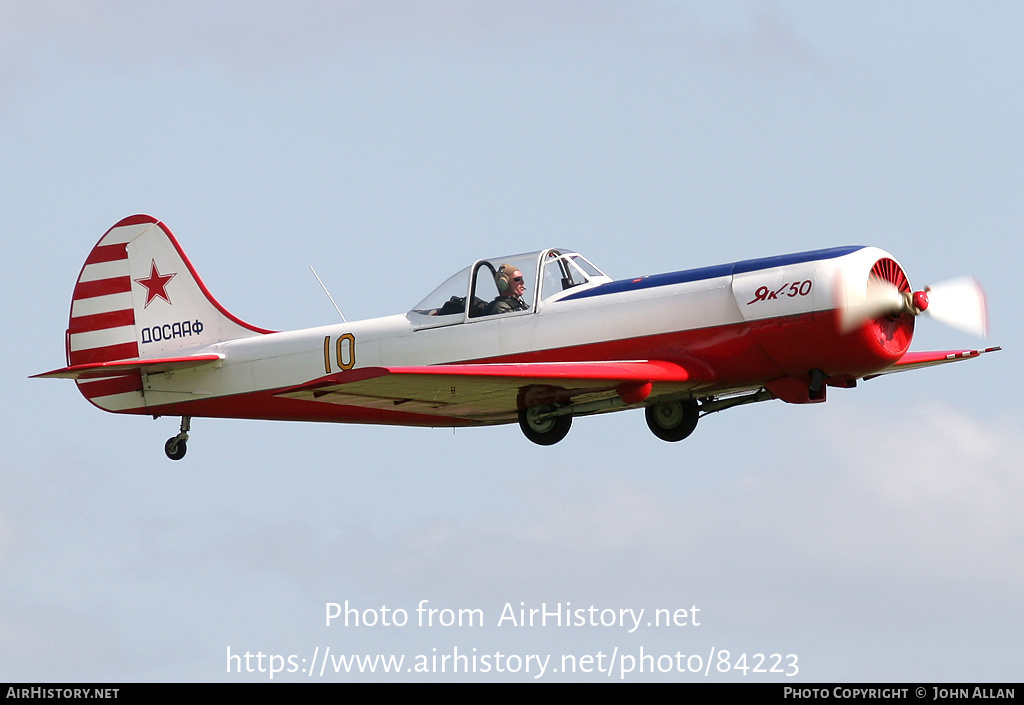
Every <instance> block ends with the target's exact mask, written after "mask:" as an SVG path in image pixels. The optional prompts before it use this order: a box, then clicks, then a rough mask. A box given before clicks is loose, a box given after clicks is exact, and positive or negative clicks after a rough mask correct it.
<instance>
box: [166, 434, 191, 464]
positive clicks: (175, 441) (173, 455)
mask: <svg viewBox="0 0 1024 705" xmlns="http://www.w3.org/2000/svg"><path fill="white" fill-rule="evenodd" d="M187 450H188V447H187V446H186V445H185V441H183V440H182V439H180V438H178V437H177V436H174V437H173V438H168V439H167V442H166V443H164V453H166V454H167V457H168V458H170V459H171V460H181V459H182V458H184V457H185V452H186V451H187Z"/></svg>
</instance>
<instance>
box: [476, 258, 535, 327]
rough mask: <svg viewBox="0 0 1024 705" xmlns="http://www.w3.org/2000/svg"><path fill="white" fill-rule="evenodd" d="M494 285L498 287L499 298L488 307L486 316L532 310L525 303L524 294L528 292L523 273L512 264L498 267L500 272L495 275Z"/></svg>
mask: <svg viewBox="0 0 1024 705" xmlns="http://www.w3.org/2000/svg"><path fill="white" fill-rule="evenodd" d="M494 285H495V286H497V287H498V298H496V299H495V300H494V301H492V302H491V303H489V304H488V305H487V311H486V312H485V313H484V315H485V316H493V315H494V314H496V313H509V312H511V311H526V310H527V309H529V308H530V307H529V306H528V305H527V303H526V302H525V301H523V293H525V292H526V284H525V283H524V282H523V273H522V272H520V271H519V270H518V269H516V268H515V267H513V266H512V265H511V264H503V265H501V266H500V267H498V272H497V273H496V274H495V275H494Z"/></svg>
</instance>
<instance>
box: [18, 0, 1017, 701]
mask: <svg viewBox="0 0 1024 705" xmlns="http://www.w3.org/2000/svg"><path fill="white" fill-rule="evenodd" d="M1021 26H1024V7H1022V6H1021V5H1020V4H1019V3H1013V2H996V1H991V2H985V3H972V2H926V3H925V2H904V3H895V4H894V3H888V2H856V3H854V2H843V1H840V2H831V3H818V2H770V1H761V0H755V1H750V2H748V1H743V0H735V1H731V2H718V3H706V2H685V1H676V2H673V1H669V0H659V1H654V0H650V1H637V2H628V3H627V2H599V1H595V2H580V1H573V0H566V1H565V2H534V1H532V0H525V1H517V2H503V1H500V0H499V1H497V2H488V3H479V2H472V1H470V0H465V1H456V0H440V1H438V2H422V3H419V2H391V1H384V2H380V1H376V2H349V1H331V2H327V1H323V2H315V1H306V2H292V3H278V2H269V1H264V0H247V1H245V2H242V1H237V2H234V1H230V0H213V1H204V2H191V1H189V0H185V1H183V2H174V3H166V2H160V3H142V4H140V3H134V2H127V1H121V0H106V1H104V2H88V1H85V0H64V1H57V0H32V1H31V2H29V1H27V0H25V1H23V0H0V179H2V182H0V185H2V189H0V194H2V195H0V203H2V207H0V237H2V238H3V242H4V243H5V246H6V248H7V252H8V255H7V256H6V257H5V258H4V260H3V270H2V271H3V276H2V277H0V287H2V294H3V300H4V301H5V302H6V305H5V306H4V307H3V312H2V313H0V316H2V318H0V320H2V325H3V330H4V331H5V335H4V341H5V344H4V345H3V347H2V352H0V356H2V357H0V360H2V369H3V370H4V375H3V399H4V404H3V408H2V411H0V414H2V419H3V424H4V430H5V433H4V438H5V439H6V440H5V442H4V446H5V452H4V455H3V458H2V459H0V576H2V577H0V681H22V682H72V681H92V682H128V681H174V682H176V681H188V682H192V681H202V682H210V681H226V682H264V681H269V680H273V681H275V682H278V681H283V682H299V681H304V682H308V681H314V682H318V681H348V680H376V681H397V680H411V681H427V682H429V681H448V680H479V681H484V682H493V681H509V682H532V681H541V682H543V681H557V680H570V681H620V680H621V681H626V682H633V681H642V680H672V681H683V682H716V681H742V682H769V683H779V684H792V683H799V682H830V681H835V682H848V681H894V682H929V681H942V682H947V681H1006V680H1010V681H1015V680H1019V678H1020V663H1021V659H1022V657H1024V647H1022V644H1021V640H1020V630H1021V627H1022V626H1024V604H1022V602H1021V600H1020V595H1021V594H1022V593H1024V518H1022V515H1021V513H1020V511H1019V508H1020V506H1022V504H1024V475H1022V470H1021V468H1022V467H1024V443H1022V441H1021V438H1024V433H1022V431H1024V418H1022V413H1021V403H1020V400H1021V399H1022V398H1024V395H1022V391H1024V390H1022V389H1021V386H1022V385H1021V383H1020V381H1019V375H1018V374H1016V373H1015V370H1018V369H1019V367H1020V358H1019V350H1020V349H1021V342H1022V341H1021V332H1020V328H1019V324H1018V322H1019V321H1020V319H1021V310H1020V309H1021V307H1020V303H1019V296H1018V295H1017V294H1016V293H1015V292H1014V287H1015V286H1016V280H1017V276H1016V275H1015V274H1014V271H1015V269H1016V265H1017V262H1018V261H1019V260H1020V256H1021V254H1022V252H1021V250H1022V248H1021V244H1020V242H1021V233H1022V232H1024V198H1022V197H1021V187H1022V184H1024V133H1022V131H1021V129H1020V126H1021V125H1022V124H1024V90H1022V88H1024V47H1022V46H1021V43H1020V41H1019V29H1020V27H1021ZM133 213H148V214H150V215H153V216H156V217H158V218H160V219H161V220H162V221H163V222H164V223H166V224H167V226H168V227H169V228H170V229H171V230H172V232H174V233H175V235H176V236H177V238H178V240H179V242H180V243H181V245H182V247H183V248H184V249H185V251H186V252H187V253H188V255H189V257H190V259H191V261H192V263H193V264H194V265H195V266H196V268H197V270H198V271H199V273H200V275H201V276H202V277H203V279H204V281H205V283H206V284H207V286H208V287H209V289H210V290H211V291H212V292H213V294H214V295H215V296H216V297H217V298H218V300H219V301H220V302H221V303H222V304H223V305H224V306H225V307H226V308H227V309H228V310H230V311H231V312H232V313H234V314H235V315H237V316H239V317H240V318H242V319H243V320H246V321H248V322H250V323H253V324H255V325H258V326H262V327H265V328H270V329H275V330H288V329H296V328H303V327H309V326H314V325H322V324H327V323H333V322H335V321H336V320H337V313H336V312H335V311H334V309H333V307H332V306H331V303H330V301H329V300H328V298H327V297H326V296H325V295H324V293H323V291H322V290H321V288H320V286H319V284H317V282H316V280H315V279H314V277H313V276H312V274H311V273H310V271H309V266H310V265H313V266H314V267H315V268H316V270H317V272H318V273H319V275H320V277H321V278H322V279H323V280H324V283H325V284H326V286H327V287H328V288H329V289H330V291H331V293H332V294H333V296H334V298H335V300H337V302H338V304H339V305H340V307H341V309H342V311H343V312H344V314H345V316H346V317H347V318H348V319H349V320H354V319H363V318H370V317H374V316H382V315H388V314H393V313H401V312H404V311H406V310H408V309H409V308H411V307H412V306H413V305H414V304H415V303H416V302H418V301H419V300H420V299H422V298H423V297H424V296H426V295H427V294H428V293H429V292H430V291H432V290H433V289H434V287H435V286H437V285H438V284H439V283H440V282H441V281H443V280H444V279H445V278H447V277H448V276H449V275H450V274H452V273H454V272H456V271H458V270H459V269H462V268H463V267H465V266H467V265H469V264H470V263H471V262H472V261H473V260H474V259H476V258H478V257H481V256H491V255H493V254H494V253H499V252H523V251H530V250H537V249H542V248H545V247H551V246H558V247H569V248H572V249H575V250H577V251H579V252H581V253H582V254H584V255H585V256H586V257H588V258H589V259H590V260H591V261H593V262H594V263H595V264H596V265H597V266H598V267H600V268H602V269H603V270H604V271H605V272H606V273H608V274H609V275H610V276H612V277H614V278H624V277H633V276H639V275H644V274H653V273H658V272H664V271H674V270H680V269H688V268H691V267H700V266H708V265H713V264H719V263H724V262H731V261H735V260H740V259H747V258H752V257H760V256H770V255H777V254H784V253H787V252H798V251H803V250H809V249H818V248H824V247H832V246H839V245H854V244H863V245H875V246H878V247H881V248H883V249H885V250H887V251H889V252H891V253H892V254H893V255H895V256H896V257H897V258H898V259H899V260H900V262H901V263H902V264H903V266H904V268H905V269H906V270H907V272H908V274H909V276H910V278H911V281H912V283H913V284H914V285H915V287H916V288H920V287H922V286H924V285H927V284H930V283H935V282H938V281H942V280H945V279H949V278H952V277H956V276H959V275H962V274H970V275H973V276H975V277H976V278H977V279H978V280H979V281H980V282H981V283H982V285H983V286H984V287H985V290H986V294H987V298H988V303H989V315H990V322H991V337H990V340H989V341H987V342H986V341H984V340H981V339H979V338H973V337H971V336H967V335H965V334H963V333H958V332H956V331H953V330H950V329H947V328H943V327H941V326H939V325H938V324H936V323H935V322H933V321H931V320H928V319H921V320H919V321H918V325H917V333H916V336H915V341H914V346H913V347H914V349H919V350H927V349H949V348H965V347H983V346H985V345H1001V346H1003V348H1004V349H1003V351H1001V352H999V353H996V354H992V355H987V356H984V357H982V358H981V359H978V360H972V361H968V362H964V363H959V364H956V365H948V366H943V367H940V368H934V369H930V370H923V371H916V372H910V373H906V374H899V375H888V376H885V377H882V378H879V379H876V380H872V381H869V382H865V383H862V384H861V385H860V386H859V387H858V388H857V389H854V390H831V391H830V394H829V401H828V402H827V403H826V404H815V405H806V406H798V405H788V404H784V403H783V402H780V401H773V402H769V403H765V404H754V405H750V406H747V407H741V408H738V409H734V410H730V411H727V412H724V413H720V414H714V415H711V416H709V417H707V418H705V419H702V421H701V423H700V425H699V426H698V428H697V431H696V432H695V433H694V435H693V436H692V437H690V438H689V439H687V440H686V441H684V442H682V443H671V444H670V443H664V442H662V441H659V440H657V439H656V438H655V437H654V436H653V435H652V434H651V433H650V432H649V431H648V429H647V428H646V424H645V423H644V420H643V414H642V413H640V412H638V411H630V412H625V413H619V414H607V415H602V416H597V417H588V418H581V419H578V420H577V421H576V423H574V424H573V428H572V431H571V432H570V434H569V435H568V437H567V438H566V439H565V440H564V441H562V442H561V443H559V444H558V445H556V446H552V447H539V446H535V445H533V444H531V443H530V442H528V441H527V440H526V439H525V438H523V436H522V434H521V432H520V431H519V429H518V428H517V427H516V426H514V425H512V426H498V427H491V428H484V429H461V430H459V431H458V432H456V433H453V432H452V431H451V430H450V429H448V430H443V429H406V428H397V427H396V428H392V427H373V426H344V425H330V424H323V425H320V424H296V423H280V422H261V421H233V420H210V419H194V420H193V423H192V431H191V436H190V440H189V454H188V456H187V457H186V458H185V459H184V460H182V461H181V462H178V463H172V462H170V461H168V460H167V459H166V458H165V457H164V454H163V452H162V445H163V442H164V440H165V439H167V438H168V437H169V436H171V435H174V433H176V432H177V420H176V419H170V418H162V419H159V420H155V421H154V420H152V419H150V418H147V417H132V416H121V415H114V414H106V413H102V412H100V411H99V410H98V409H96V408H94V407H92V406H91V405H90V404H88V403H87V402H86V401H85V400H84V399H82V398H81V397H80V395H79V394H78V392H77V390H76V389H75V388H74V385H73V384H72V383H70V382H66V381H53V380H30V379H28V377H29V375H32V374H36V373H39V372H43V371H46V370H51V369H54V368H57V367H60V366H62V365H63V364H64V353H63V331H64V330H65V328H66V326H67V317H68V310H69V305H70V297H71V291H72V288H73V286H74V282H75V279H76V277H77V275H78V272H79V271H80V269H81V266H82V263H83V262H84V259H85V257H86V255H87V254H88V252H89V250H90V248H91V247H92V245H93V244H94V243H95V242H96V241H97V240H98V239H99V237H100V236H101V235H102V234H103V233H104V232H105V231H106V230H107V229H108V228H109V227H110V226H111V225H113V224H114V223H115V222H117V221H118V220H120V219H121V218H122V217H124V216H127V215H131V214H133ZM332 605H337V606H338V607H337V608H334V607H332ZM346 606H347V607H348V608H349V610H351V611H348V612H346V611H345V608H346ZM420 608H422V609H420ZM332 609H335V610H338V611H340V613H341V616H339V617H337V618H335V619H333V620H329V619H328V614H329V613H330V612H331V610H332ZM430 609H435V610H437V611H436V612H434V613H433V614H431V613H430V612H429V610H430ZM520 609H525V610H527V615H528V614H529V610H531V609H540V610H547V611H549V612H550V611H555V612H562V611H565V610H577V609H578V610H581V612H580V613H579V614H580V615H581V616H582V617H581V621H584V622H585V624H582V625H576V624H575V623H571V624H568V625H567V624H566V623H565V620H563V622H562V624H561V625H557V624H554V618H553V617H549V618H548V620H547V623H546V624H544V625H542V624H540V623H539V622H538V623H534V624H533V625H530V624H525V625H523V624H521V623H520V620H519V619H518V615H519V610H520ZM445 610H447V611H445ZM640 610H643V613H642V616H641V617H640V619H639V621H640V626H638V627H636V628H632V627H633V626H634V622H633V621H632V620H633V618H634V616H636V615H640V614H641V613H640ZM657 610H662V611H661V612H660V613H659V612H656V611H657ZM345 614H347V615H348V616H349V622H348V623H347V624H346V617H345V616H344V615H345ZM573 614H576V613H573ZM656 615H659V616H661V617H667V616H669V615H671V616H672V619H673V621H672V623H671V624H661V625H656V624H655V623H654V622H655V617H656ZM460 616H461V617H463V618H464V619H465V623H463V624H461V625H460V624H459V623H458V617H460ZM403 617H404V618H403ZM424 618H426V619H430V620H436V621H430V622H429V623H421V619H424ZM357 620H358V624H357V623H356V622H357ZM446 620H447V622H448V624H445V621H446ZM385 621H387V622H388V624H385V623H384V622H385ZM367 622H370V623H367ZM396 622H401V623H396ZM592 622H593V623H592ZM726 652H727V653H726ZM247 653H248V654H249V655H250V657H249V658H248V659H246V658H245V656H244V655H245V654H247ZM325 654H328V657H327V659H326V660H325V659H324V655H325ZM679 654H681V655H682V656H681V657H680V656H677V655H679ZM775 654H777V655H778V657H774V656H773V655H775ZM456 655H461V656H463V657H464V658H463V660H461V661H460V660H458V659H456V658H454V657H455V656H456ZM759 655H760V657H759ZM352 656H358V657H360V659H363V661H360V662H359V664H356V665H353V664H352V663H351V662H349V661H347V660H343V657H344V659H348V658H349V657H352ZM378 656H379V657H380V658H378V659H377V660H373V659H374V658H376V657H378ZM390 656H393V657H395V658H399V657H400V658H402V659H404V660H403V661H402V665H401V667H400V668H398V670H397V671H391V672H385V671H384V668H385V664H393V663H395V662H390V661H386V660H385V659H386V658H387V657H390ZM446 656H447V657H449V658H448V659H447V661H446V660H444V658H443V657H446ZM645 656H646V657H647V658H646V660H645V658H644V657H645ZM545 657H547V658H546V660H545ZM759 658H760V660H759ZM631 659H632V661H631ZM567 663H569V664H574V665H575V670H573V669H570V668H568V667H567V666H565V665H564V664H567ZM313 664H315V667H314V666H313ZM368 664H370V665H372V666H373V667H374V668H376V670H375V671H373V672H369V665H368ZM346 665H348V667H349V669H350V670H351V671H352V672H346V671H345V668H346ZM359 665H362V666H363V667H364V671H365V672H363V673H359V672H358V670H359ZM680 665H682V666H685V670H684V671H680V670H679V668H678V667H679V666H680ZM457 667H458V668H461V670H456V671H455V672H453V669H455V668H457ZM772 667H774V668H775V671H776V672H772V671H771V669H772ZM321 669H322V670H321ZM442 669H443V671H442ZM467 671H468V672H467ZM641 671H642V672H641ZM652 671H653V672H652Z"/></svg>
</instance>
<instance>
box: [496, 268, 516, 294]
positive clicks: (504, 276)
mask: <svg viewBox="0 0 1024 705" xmlns="http://www.w3.org/2000/svg"><path fill="white" fill-rule="evenodd" d="M517 271H519V267H516V266H515V265H512V264H507V263H506V264H503V265H501V266H500V267H498V273H497V274H495V275H494V284H495V286H497V287H498V291H499V292H500V293H502V294H504V293H505V292H506V291H508V290H509V289H511V288H512V275H513V274H515V273H516V272H517Z"/></svg>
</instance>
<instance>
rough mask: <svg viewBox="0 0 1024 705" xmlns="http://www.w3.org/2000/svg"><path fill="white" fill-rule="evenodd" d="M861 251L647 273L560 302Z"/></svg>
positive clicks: (804, 254)
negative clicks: (665, 272)
mask: <svg viewBox="0 0 1024 705" xmlns="http://www.w3.org/2000/svg"><path fill="white" fill-rule="evenodd" d="M861 249H864V246H863V245H850V246H847V247H830V248H828V249H825V250H812V251H810V252H797V253H795V254H791V255H778V256H777V257H762V258H760V259H748V260H743V261H742V262H733V263H732V264H717V265H715V266H713V267H700V268H698V269H686V270H683V271H681V272H669V273H668V274H651V275H648V276H646V277H636V278H633V279H619V280H618V281H613V282H608V283H607V284H602V285H601V286H596V287H594V288H593V289H587V290H586V291H581V292H579V293H578V294H572V295H570V296H566V297H565V298H564V299H562V301H571V300H573V299H585V298H588V297H590V296H604V295H605V294H618V293H621V292H623V291H636V290H638V289H650V288H651V287H656V286H668V285H670V284H685V283H686V282H695V281H701V280H703V279H715V278H717V277H728V276H731V275H733V274H742V273H744V272H756V271H758V270H759V269H771V268H772V267H784V266H786V265H789V264H801V263H803V262H813V261H814V260H819V259H834V258H836V257H842V256H843V255H848V254H850V253H851V252H856V251H857V250H861Z"/></svg>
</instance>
